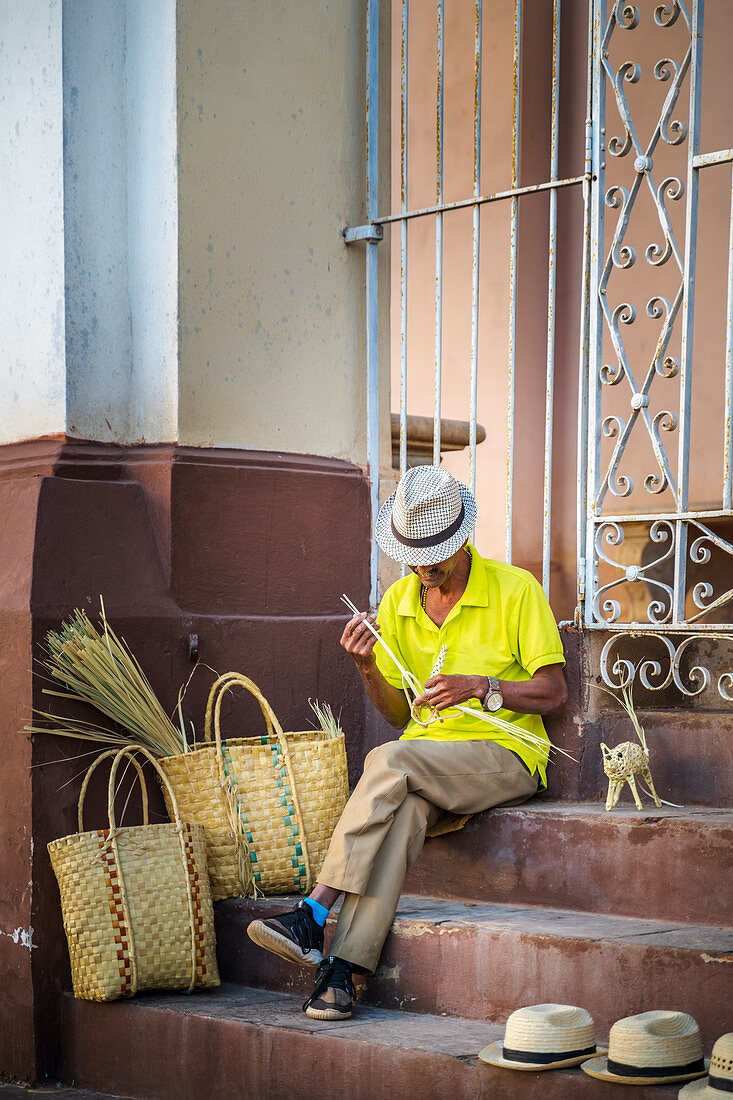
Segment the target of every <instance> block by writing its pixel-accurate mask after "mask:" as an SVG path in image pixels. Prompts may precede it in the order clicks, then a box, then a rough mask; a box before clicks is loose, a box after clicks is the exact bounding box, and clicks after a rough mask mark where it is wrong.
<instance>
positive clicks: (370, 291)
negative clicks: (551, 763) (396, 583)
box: [344, 0, 590, 602]
mask: <svg viewBox="0 0 733 1100" xmlns="http://www.w3.org/2000/svg"><path fill="white" fill-rule="evenodd" d="M367 8H368V12H367V23H368V27H369V33H368V36H367V37H368V42H367V162H368V168H367V175H368V186H367V190H368V195H369V200H368V204H367V205H368V216H369V224H368V225H366V226H359V227H355V228H352V227H349V228H347V229H346V230H344V238H345V240H346V242H347V243H353V242H355V241H359V240H366V241H367V242H368V243H367V316H368V328H367V386H368V390H369V391H370V396H369V398H368V414H367V419H368V425H369V430H368V440H367V450H368V454H367V460H368V463H369V470H370V477H371V484H372V502H373V508H374V509H375V508H376V501H377V499H378V484H377V482H378V471H379V453H378V447H379V443H378V432H377V426H376V420H375V417H376V406H377V400H376V394H377V388H376V387H377V333H376V327H374V326H376V318H377V296H376V249H377V245H378V241H379V240H381V239H382V227H383V226H385V225H389V224H394V223H399V228H400V238H399V239H400V294H399V302H400V472H401V473H404V471H405V469H406V464H407V374H408V371H407V252H408V245H407V225H408V223H409V222H410V221H411V220H412V219H416V218H432V219H433V221H434V227H435V294H434V304H433V314H434V401H433V424H434V428H433V461H434V462H435V463H436V464H437V463H439V462H440V450H441V447H440V444H441V438H440V422H441V407H442V406H441V397H442V388H443V222H444V218H445V217H446V216H447V215H449V214H450V213H451V212H453V211H457V210H463V209H466V208H470V209H472V212H473V222H472V241H471V262H472V277H471V340H470V349H471V350H470V398H469V410H468V420H469V425H470V439H469V482H470V485H471V488H472V489H473V490H474V492H475V490H476V419H477V380H478V370H479V332H478V330H479V324H478V318H479V281H480V280H479V277H480V244H481V242H480V235H481V226H480V218H479V215H480V209H481V207H482V206H484V205H485V204H487V203H494V202H502V201H508V202H509V203H510V246H509V256H508V271H509V297H510V307H509V317H508V328H509V351H508V359H509V362H508V390H507V419H506V435H507V446H506V499H505V554H506V560H507V561H509V562H510V561H511V560H512V554H513V547H512V524H513V511H514V455H515V423H514V419H515V402H516V330H517V273H518V220H519V206H520V199H521V197H522V196H524V195H532V194H536V193H538V192H548V193H549V215H548V216H549V233H550V249H549V253H548V269H547V316H548V321H547V336H546V349H547V350H546V372H545V374H546V377H545V418H544V419H545V431H544V436H545V443H544V478H543V525H542V580H543V584H544V587H545V590H546V591H549V582H550V539H551V525H552V458H553V448H552V431H553V404H554V386H555V368H554V357H555V318H556V294H557V278H556V275H557V258H556V257H557V249H556V243H557V239H556V238H557V193H558V190H559V189H560V188H564V187H573V186H578V185H583V190H584V194H585V197H586V204H587V201H588V188H587V183H588V179H589V170H590V165H589V161H588V159H587V158H586V163H585V165H584V166H583V171H582V172H580V173H578V174H577V175H575V176H572V177H569V178H563V179H560V178H559V176H558V163H559V161H558V149H559V97H560V87H559V59H560V14H561V0H553V4H552V18H553V54H552V87H551V134H550V150H549V153H550V179H549V180H546V181H542V182H540V183H534V184H530V185H527V186H520V184H519V159H520V137H519V116H520V105H521V84H522V81H521V60H522V15H523V12H522V0H515V3H514V55H513V97H512V110H513V138H512V154H511V178H510V180H509V181H508V183H509V186H508V187H507V188H505V189H502V190H499V191H495V192H492V193H482V190H481V112H482V52H483V51H482V32H483V0H474V42H473V69H474V117H473V190H472V194H471V195H470V196H467V197H466V198H464V199H459V200H456V201H453V202H445V201H444V187H443V179H444V163H443V161H444V148H445V142H444V87H445V0H435V42H436V89H437V91H436V101H435V139H436V140H435V150H436V152H435V158H436V159H435V172H436V191H435V202H434V203H433V204H431V205H429V206H423V207H418V208H414V209H409V208H408V203H407V169H408V148H409V136H408V117H409V116H408V94H407V86H408V80H407V75H408V72H407V70H408V42H409V35H410V6H409V0H402V3H401V22H400V27H401V43H400V65H401V72H400V177H399V178H400V204H399V212H397V213H385V212H382V213H381V214H378V213H377V212H376V206H375V205H373V202H372V200H374V203H376V182H377V179H378V174H379V164H378V161H377V131H378V117H377V114H376V112H377V105H376V102H375V101H376V99H377V95H376V89H377V87H378V83H379V49H378V36H377V33H376V29H375V28H376V21H377V19H378V10H379V0H369V2H368V5H367ZM587 233H588V225H587V218H586V235H587ZM373 421H374V422H373ZM371 576H372V595H371V598H372V601H373V602H376V599H377V572H376V556H373V561H372V574H371Z"/></svg>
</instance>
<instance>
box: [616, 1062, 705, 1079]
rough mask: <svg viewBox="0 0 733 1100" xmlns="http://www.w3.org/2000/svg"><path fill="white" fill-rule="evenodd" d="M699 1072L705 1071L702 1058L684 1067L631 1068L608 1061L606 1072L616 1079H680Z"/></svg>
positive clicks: (621, 1063)
mask: <svg viewBox="0 0 733 1100" xmlns="http://www.w3.org/2000/svg"><path fill="white" fill-rule="evenodd" d="M700 1070H702V1071H703V1072H704V1071H705V1059H704V1058H696V1059H695V1061H694V1062H687V1063H686V1064H685V1065H684V1066H682V1065H680V1066H631V1065H627V1064H626V1062H616V1061H614V1060H613V1059H612V1058H609V1059H608V1071H609V1073H615V1074H616V1076H617V1077H682V1075H683V1074H685V1073H698V1072H699V1071H700Z"/></svg>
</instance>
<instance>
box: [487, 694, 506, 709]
mask: <svg viewBox="0 0 733 1100" xmlns="http://www.w3.org/2000/svg"><path fill="white" fill-rule="evenodd" d="M484 706H485V707H486V710H489V711H494V710H501V708H502V707H503V706H504V696H503V695H502V694H501V692H500V691H492V693H491V695H489V696H488V697H487V698H486V701H485V702H484Z"/></svg>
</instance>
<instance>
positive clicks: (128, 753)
mask: <svg viewBox="0 0 733 1100" xmlns="http://www.w3.org/2000/svg"><path fill="white" fill-rule="evenodd" d="M138 752H139V753H141V755H142V756H144V757H145V758H146V760H149V761H150V763H151V764H152V765H153V767H154V768H155V770H156V772H157V773H158V775H159V777H160V780H161V782H162V784H163V786H164V787H165V789H166V792H167V794H168V797H169V798H170V804H171V806H172V808H173V813H174V823H175V825H176V826H178V827H179V831H180V826H181V814H180V811H179V809H178V802H177V800H176V796H175V793H174V791H173V788H172V787H171V785H170V783H169V781H168V777H167V775H166V774H165V772H164V771H163V769H162V768H161V766H160V764H159V763H158V761H157V760H156V758H155V757H154V756H153V754H152V753H151V752H150V751H149V750H148V749H146V748H144V747H143V746H142V745H133V744H130V745H125V746H124V747H123V748H121V749H120V750H119V751H118V752H117V753H116V754H115V753H113V752H112V751H110V752H106V753H105V754H104V756H112V755H114V760H113V761H112V767H111V768H110V772H109V783H108V785H107V812H108V815H109V827H110V829H111V830H112V831H113V832H114V831H115V830H116V829H117V822H116V820H115V805H114V802H115V779H116V778H117V769H118V768H119V766H120V763H121V762H122V760H129V761H131V763H133V764H134V765H135V767H136V768H137V774H138V776H139V777H140V788H141V790H142V793H143V805H144V807H145V808H144V811H143V814H144V821H143V824H144V825H148V824H149V822H148V792H147V786H146V783H145V776H144V774H143V770H142V768H141V766H140V763H139V762H138V760H136V759H135V754H136V753H138ZM100 759H101V757H100Z"/></svg>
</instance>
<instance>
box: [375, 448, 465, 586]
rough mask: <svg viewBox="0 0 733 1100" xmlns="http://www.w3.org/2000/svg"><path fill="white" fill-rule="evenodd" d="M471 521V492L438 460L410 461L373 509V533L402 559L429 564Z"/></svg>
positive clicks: (448, 552) (459, 541) (452, 546)
mask: <svg viewBox="0 0 733 1100" xmlns="http://www.w3.org/2000/svg"><path fill="white" fill-rule="evenodd" d="M475 522H476V501H475V500H474V496H473V493H472V492H471V490H470V489H467V488H466V486H465V485H462V484H461V482H460V481H456V479H455V478H454V477H452V476H451V475H450V474H449V473H448V471H447V470H444V469H443V468H442V467H441V466H413V467H412V469H411V470H408V471H407V472H406V474H405V475H404V477H403V478H401V480H400V483H399V485H398V486H397V488H396V490H395V491H394V493H392V496H391V497H389V499H388V500H386V501H385V502H384V504H383V505H382V507H381V508H380V510H379V515H378V516H377V522H376V525H375V529H374V534H375V537H376V540H377V542H378V543H379V545H380V547H381V548H382V550H384V552H385V554H388V555H389V557H390V558H393V559H394V560H395V561H399V562H403V563H404V564H406V565H435V563H436V562H439V561H445V560H446V558H450V557H451V556H452V555H453V554H455V552H456V551H457V550H459V549H460V548H461V546H462V545H463V543H464V542H465V541H466V539H467V538H468V536H469V534H470V532H471V531H472V529H473V525H474V523H475Z"/></svg>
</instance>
